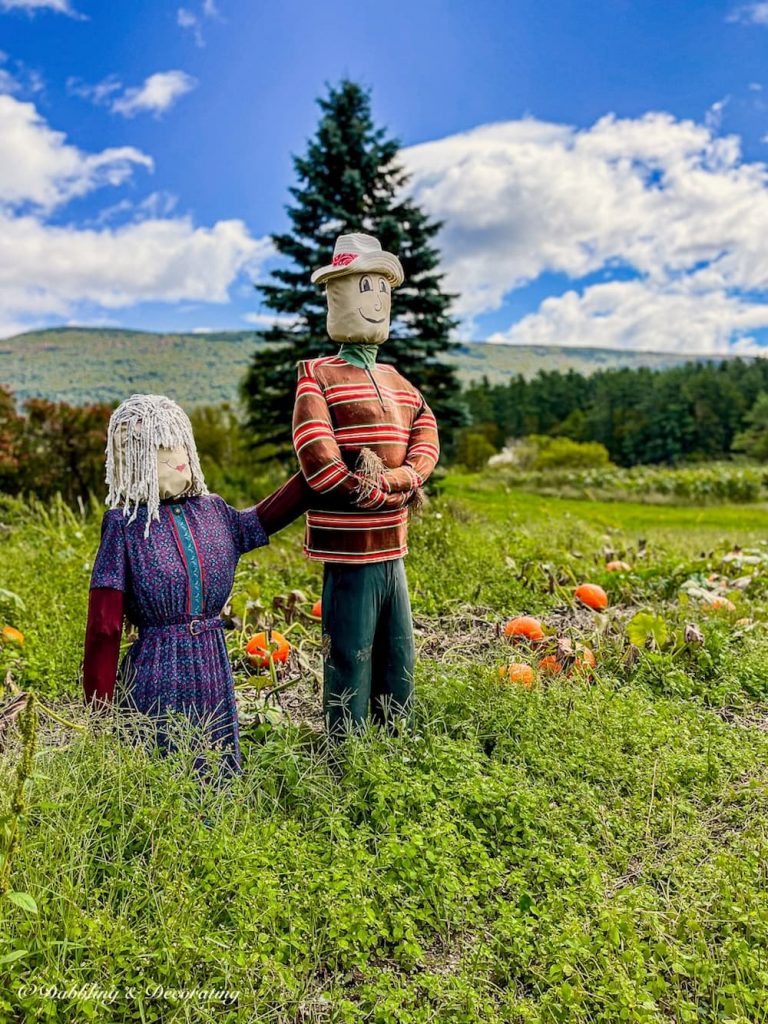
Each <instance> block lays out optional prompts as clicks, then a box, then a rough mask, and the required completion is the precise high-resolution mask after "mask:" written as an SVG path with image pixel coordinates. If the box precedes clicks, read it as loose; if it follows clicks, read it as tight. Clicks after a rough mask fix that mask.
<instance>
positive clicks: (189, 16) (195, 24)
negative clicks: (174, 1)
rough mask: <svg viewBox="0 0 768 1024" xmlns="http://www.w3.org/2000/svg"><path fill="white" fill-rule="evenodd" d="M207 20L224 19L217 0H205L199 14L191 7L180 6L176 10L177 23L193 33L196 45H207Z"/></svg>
mask: <svg viewBox="0 0 768 1024" xmlns="http://www.w3.org/2000/svg"><path fill="white" fill-rule="evenodd" d="M206 20H215V21H224V19H223V18H222V16H221V12H220V11H219V8H218V4H217V3H216V0H203V3H202V5H201V7H200V13H199V14H197V13H196V12H195V11H193V10H191V9H190V8H189V7H179V8H177V10H176V24H177V25H178V26H179V27H180V28H183V29H187V30H188V31H189V32H191V33H192V38H193V39H194V40H195V46H199V47H203V46H205V36H204V34H203V24H204V22H205V21H206Z"/></svg>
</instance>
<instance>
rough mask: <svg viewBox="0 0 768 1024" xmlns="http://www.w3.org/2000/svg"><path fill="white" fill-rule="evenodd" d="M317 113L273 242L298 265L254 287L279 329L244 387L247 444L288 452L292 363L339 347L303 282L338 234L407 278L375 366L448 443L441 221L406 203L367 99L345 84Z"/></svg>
mask: <svg viewBox="0 0 768 1024" xmlns="http://www.w3.org/2000/svg"><path fill="white" fill-rule="evenodd" d="M318 105H319V107H320V110H321V111H322V116H321V119H320V124H319V126H318V129H317V133H316V135H315V136H314V138H313V139H311V140H310V142H309V145H308V147H307V151H306V155H304V156H300V157H294V167H295V170H296V175H297V178H298V181H299V184H298V185H296V186H294V187H293V188H291V189H290V192H291V194H292V196H293V199H294V202H293V203H292V204H291V205H289V206H288V207H287V210H288V215H289V217H290V220H291V224H292V229H291V231H290V232H287V233H285V234H277V235H273V236H272V241H273V243H274V246H275V248H276V250H277V252H278V253H279V254H280V255H281V256H283V257H286V258H287V259H288V260H290V261H291V262H292V264H293V265H292V266H285V267H281V268H279V269H277V270H275V271H274V273H273V275H272V278H273V279H272V281H270V282H269V283H267V284H263V285H259V286H257V287H258V288H259V290H260V291H261V293H262V294H263V296H264V302H265V305H266V306H267V307H268V308H269V309H270V310H272V311H273V312H274V313H275V314H277V317H276V319H277V321H278V322H277V324H276V325H275V326H273V327H271V328H270V329H269V330H268V331H266V332H265V340H266V342H267V344H266V345H264V346H261V347H260V348H259V349H258V350H257V352H256V353H255V355H254V358H253V362H252V364H251V366H250V368H249V370H248V372H247V374H246V377H245V379H244V381H243V385H242V393H243V398H244V400H245V404H246V408H247V411H248V424H247V425H248V428H249V431H250V433H251V436H252V439H253V442H254V444H257V445H268V446H269V447H268V448H266V449H262V450H263V451H265V452H266V453H268V454H278V455H281V454H287V453H288V451H289V450H290V446H291V413H292V409H293V401H294V394H295V390H296V364H297V362H298V361H299V360H300V359H306V358H309V357H315V356H322V355H331V354H333V353H334V352H336V351H337V350H338V344H337V343H335V342H332V341H331V340H330V339H329V338H328V334H327V331H326V324H325V318H326V304H325V295H324V290H323V289H322V288H321V287H318V286H317V285H313V284H310V274H311V273H312V271H313V270H315V269H316V268H317V267H321V266H325V265H326V264H328V263H330V262H331V259H332V257H333V246H334V243H335V241H336V237H337V235H340V234H345V233H349V232H355V231H364V232H366V233H367V234H371V235H375V236H376V237H377V238H378V239H379V241H380V242H381V245H382V248H383V249H385V250H387V251H389V252H394V253H396V254H397V255H398V256H399V258H400V261H401V263H402V265H403V270H404V272H405V282H404V284H403V285H402V286H401V287H400V288H397V289H395V290H394V291H393V293H392V329H391V334H390V338H389V340H388V341H387V342H385V343H384V344H383V345H382V346H381V350H380V354H379V358H380V360H381V361H382V362H387V363H394V364H395V365H396V366H397V368H398V369H399V370H400V371H401V372H402V373H403V374H404V375H405V376H406V377H407V378H408V379H409V380H410V381H411V382H412V383H413V384H414V385H415V386H416V387H418V388H420V389H421V390H422V391H423V393H424V397H425V398H426V400H427V401H428V402H429V404H430V406H431V408H432V410H433V412H434V413H435V415H436V416H437V420H438V423H439V425H440V428H441V437H442V440H443V445H444V447H449V446H450V440H451V437H452V434H453V432H454V428H455V427H456V426H458V425H459V424H460V423H461V422H462V421H463V413H462V408H461V405H460V402H459V385H458V382H457V380H456V377H455V373H454V370H453V367H451V366H450V365H447V364H446V363H444V362H441V360H440V357H441V356H442V355H444V354H445V353H446V352H447V351H449V349H450V348H451V347H452V346H451V342H450V341H449V340H448V336H449V333H450V331H451V329H452V328H453V327H454V326H455V321H454V320H453V319H452V318H451V316H450V313H449V307H450V304H451V301H452V299H453V298H454V296H452V295H449V294H446V293H445V292H444V291H443V290H442V287H441V281H442V274H440V272H439V269H438V265H439V259H440V256H439V253H438V251H437V249H436V248H435V247H434V244H433V239H434V236H435V235H436V234H437V232H438V230H439V229H440V226H441V225H440V223H438V222H435V221H430V220H429V219H428V217H427V216H426V214H425V213H424V212H423V211H422V210H420V209H419V207H418V206H417V205H416V204H415V203H414V202H413V200H412V199H409V198H405V197H403V194H402V191H401V190H402V187H403V185H404V184H405V182H406V181H407V175H406V173H405V172H404V171H403V169H402V168H401V167H400V165H399V164H398V160H397V155H398V150H399V148H400V145H399V142H398V140H397V139H394V138H388V137H387V134H386V131H385V130H384V129H383V128H380V127H376V126H375V125H374V123H373V119H372V116H371V103H370V94H369V92H368V91H366V90H365V89H363V88H361V87H360V86H359V85H357V84H356V83H355V82H351V81H348V80H344V81H342V82H341V83H340V84H339V86H338V87H336V88H331V89H330V90H329V92H328V95H327V96H326V97H324V98H321V99H319V100H318ZM281 320H282V323H281V322H280V321H281Z"/></svg>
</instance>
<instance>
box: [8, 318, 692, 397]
mask: <svg viewBox="0 0 768 1024" xmlns="http://www.w3.org/2000/svg"><path fill="white" fill-rule="evenodd" d="M261 344H263V341H262V340H261V336H260V335H259V334H257V333H255V332H253V331H226V332H222V333H220V334H153V333H149V332H144V331H126V330H115V329H102V328H77V327H73V328H56V329H53V330H47V331H33V332H30V333H29V334H20V335H17V336H16V337H13V338H6V339H2V340H0V367H2V369H0V383H2V384H5V385H8V386H10V387H11V389H12V390H13V392H14V393H15V394H16V396H17V398H18V400H19V402H23V401H24V400H25V399H27V398H32V397H42V398H49V399H52V400H57V401H66V402H70V403H72V404H74V405H83V404H85V403H87V402H118V401H120V400H121V399H122V398H124V397H125V396H126V395H127V394H130V393H132V392H134V391H147V392H162V393H163V394H168V395H170V396H171V397H172V398H175V399H176V400H177V401H179V402H181V403H185V404H187V405H196V404H209V403H211V404H218V403H221V402H231V401H234V400H236V398H237V386H238V383H239V381H240V379H241V377H242V376H243V374H244V372H245V370H246V368H247V366H248V363H249V361H250V359H251V356H252V354H253V352H254V351H255V349H256V348H257V347H258V346H259V345H261ZM451 358H452V360H453V362H454V363H455V364H456V366H457V368H458V372H459V377H460V378H461V380H462V381H463V382H465V383H466V382H468V381H470V380H473V379H474V380H477V379H480V378H481V377H483V376H487V377H488V378H489V380H490V381H491V382H492V383H496V382H499V381H504V380H506V379H507V378H508V377H509V376H511V375H513V374H518V373H521V374H523V376H525V377H530V376H533V375H534V374H535V373H536V372H537V371H538V370H540V369H549V370H563V371H567V370H575V371H578V372H581V373H594V372H595V371H596V370H601V369H609V368H612V367H618V366H648V367H650V368H652V369H662V368H663V367H666V366H672V365H675V364H677V363H682V362H685V361H686V360H688V359H692V358H703V357H697V356H676V355H669V354H667V353H660V352H621V351H618V350H614V349H599V348H565V347H558V348H554V347H553V348H545V347H540V346H521V345H491V344H487V343H484V342H471V343H468V344H464V345H461V346H460V347H459V348H457V350H456V352H455V353H454V354H453V356H452V357H451Z"/></svg>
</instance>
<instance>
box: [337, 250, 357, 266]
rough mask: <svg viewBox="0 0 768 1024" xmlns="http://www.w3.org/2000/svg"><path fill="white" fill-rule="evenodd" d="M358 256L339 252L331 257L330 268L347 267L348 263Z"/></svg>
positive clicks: (354, 253)
mask: <svg viewBox="0 0 768 1024" xmlns="http://www.w3.org/2000/svg"><path fill="white" fill-rule="evenodd" d="M359 255H360V253H359V252H340V253H337V254H336V255H335V256H334V257H333V262H332V263H331V266H332V267H348V266H349V264H350V263H352V262H353V261H354V260H356V259H357V257H358V256H359Z"/></svg>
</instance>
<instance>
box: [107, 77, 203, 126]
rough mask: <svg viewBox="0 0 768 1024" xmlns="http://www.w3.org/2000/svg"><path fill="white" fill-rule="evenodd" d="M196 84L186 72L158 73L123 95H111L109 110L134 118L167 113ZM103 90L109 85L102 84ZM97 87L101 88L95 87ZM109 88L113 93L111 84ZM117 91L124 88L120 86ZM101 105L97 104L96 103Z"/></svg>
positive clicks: (127, 90)
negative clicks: (141, 115)
mask: <svg viewBox="0 0 768 1024" xmlns="http://www.w3.org/2000/svg"><path fill="white" fill-rule="evenodd" d="M196 85H197V81H196V80H195V79H194V78H193V77H192V76H191V75H188V74H187V73H186V72H185V71H158V72H156V73H155V74H154V75H150V76H149V77H148V78H146V79H145V80H144V83H143V84H142V85H139V86H136V87H135V88H131V89H126V90H125V91H124V92H123V93H122V94H121V95H120V96H110V94H109V93H107V94H106V95H107V96H109V108H110V110H111V111H112V112H113V113H114V114H122V115H123V116H124V117H135V116H136V114H141V113H152V114H155V116H159V115H160V114H164V113H165V112H166V111H167V110H170V109H171V107H172V106H173V105H174V103H176V101H177V100H179V99H180V98H181V97H182V96H184V95H186V94H187V93H188V92H191V90H192V89H194V88H195V86H196ZM101 86H102V89H103V88H104V87H106V83H101ZM96 88H98V86H97V87H96ZM109 88H110V89H111V90H112V91H114V89H113V87H112V85H110V86H109ZM118 88H122V87H121V86H119V84H118ZM97 102H98V101H97Z"/></svg>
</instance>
